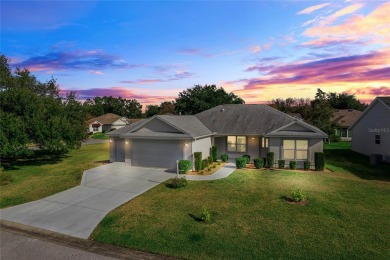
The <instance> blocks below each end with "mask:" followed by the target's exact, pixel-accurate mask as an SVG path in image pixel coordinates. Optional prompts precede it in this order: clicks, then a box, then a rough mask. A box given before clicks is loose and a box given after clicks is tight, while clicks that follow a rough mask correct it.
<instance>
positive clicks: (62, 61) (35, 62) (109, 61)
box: [13, 50, 143, 71]
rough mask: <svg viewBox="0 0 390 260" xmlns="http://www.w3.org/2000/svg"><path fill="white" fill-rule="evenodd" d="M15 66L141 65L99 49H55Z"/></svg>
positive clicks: (99, 67)
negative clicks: (66, 50)
mask: <svg viewBox="0 0 390 260" xmlns="http://www.w3.org/2000/svg"><path fill="white" fill-rule="evenodd" d="M13 66H15V67H22V68H28V69H29V70H31V71H41V70H104V69H124V68H127V69H129V68H136V67H140V66H143V65H140V64H129V63H127V62H126V61H124V60H122V59H120V58H119V57H117V56H115V55H110V54H107V53H105V52H103V51H101V50H92V51H71V52H65V51H56V52H49V53H46V54H44V55H41V56H34V57H31V58H28V59H27V60H24V61H22V62H20V63H16V64H13Z"/></svg>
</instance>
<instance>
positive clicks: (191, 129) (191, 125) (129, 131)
mask: <svg viewBox="0 0 390 260" xmlns="http://www.w3.org/2000/svg"><path fill="white" fill-rule="evenodd" d="M151 120H160V121H162V122H164V123H166V124H168V125H170V126H172V127H174V128H176V129H178V130H179V131H180V132H182V133H166V132H154V131H142V132H137V130H139V129H140V128H142V126H143V125H146V124H147V123H148V122H150V121H151ZM108 135H109V136H122V137H134V138H141V137H143V138H172V139H175V138H198V137H201V136H207V135H212V132H211V131H210V130H209V129H208V128H207V127H206V126H205V125H204V124H203V123H202V122H201V121H200V120H199V119H198V118H197V117H195V116H178V115H156V116H154V117H151V118H149V119H144V120H142V121H138V122H136V123H133V124H131V125H128V126H125V127H122V128H120V129H118V130H115V131H112V132H109V133H108Z"/></svg>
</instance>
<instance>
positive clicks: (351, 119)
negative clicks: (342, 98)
mask: <svg viewBox="0 0 390 260" xmlns="http://www.w3.org/2000/svg"><path fill="white" fill-rule="evenodd" d="M361 114H363V112H362V111H359V110H355V109H337V110H335V111H334V113H333V119H332V121H333V122H335V123H337V124H339V125H341V126H344V127H350V126H351V125H353V123H355V121H356V120H357V119H358V118H359V117H360V116H361Z"/></svg>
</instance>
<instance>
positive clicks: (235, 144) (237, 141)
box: [227, 136, 246, 153]
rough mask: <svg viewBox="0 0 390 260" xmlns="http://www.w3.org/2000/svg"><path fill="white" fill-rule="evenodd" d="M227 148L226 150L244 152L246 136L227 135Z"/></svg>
mask: <svg viewBox="0 0 390 260" xmlns="http://www.w3.org/2000/svg"><path fill="white" fill-rule="evenodd" d="M227 150H228V152H240V153H244V152H246V136H228V137H227Z"/></svg>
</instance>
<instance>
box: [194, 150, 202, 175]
mask: <svg viewBox="0 0 390 260" xmlns="http://www.w3.org/2000/svg"><path fill="white" fill-rule="evenodd" d="M194 157H195V162H194V164H195V165H194V166H195V171H200V170H202V152H195V153H194Z"/></svg>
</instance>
